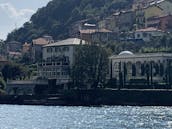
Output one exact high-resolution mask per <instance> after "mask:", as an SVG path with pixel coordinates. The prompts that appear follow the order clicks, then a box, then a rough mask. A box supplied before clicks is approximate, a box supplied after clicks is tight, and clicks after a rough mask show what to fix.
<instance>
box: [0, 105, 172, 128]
mask: <svg viewBox="0 0 172 129" xmlns="http://www.w3.org/2000/svg"><path fill="white" fill-rule="evenodd" d="M145 128H146V129H149V128H150V129H152V128H154V129H171V128H172V107H127V106H126V107H125V106H124V107H122V106H114V107H106V106H105V107H58V106H57V107H51V106H49V107H48V106H47V107H46V106H17V105H0V129H145Z"/></svg>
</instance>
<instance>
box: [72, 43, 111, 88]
mask: <svg viewBox="0 0 172 129" xmlns="http://www.w3.org/2000/svg"><path fill="white" fill-rule="evenodd" d="M108 55H109V54H108V51H107V49H105V48H104V47H101V46H97V45H80V46H78V47H77V48H76V53H75V63H74V66H73V68H72V72H71V77H72V80H73V84H74V86H77V88H86V86H89V87H92V88H93V87H94V88H96V86H97V85H98V83H105V80H106V79H105V78H106V74H107V70H108ZM87 88H88V87H87Z"/></svg>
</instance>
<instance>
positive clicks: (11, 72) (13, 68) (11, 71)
mask: <svg viewBox="0 0 172 129" xmlns="http://www.w3.org/2000/svg"><path fill="white" fill-rule="evenodd" d="M1 71H2V76H3V78H4V80H5V81H7V80H8V79H12V80H15V79H24V78H25V77H26V76H27V75H28V70H27V69H26V68H24V67H23V66H21V65H18V64H14V63H9V64H6V65H5V66H4V67H3V68H2V70H1Z"/></svg>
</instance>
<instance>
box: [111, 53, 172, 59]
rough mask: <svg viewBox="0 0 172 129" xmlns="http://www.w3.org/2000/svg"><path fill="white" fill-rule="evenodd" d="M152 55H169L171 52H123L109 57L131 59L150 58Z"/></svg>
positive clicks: (171, 54) (170, 55)
mask: <svg viewBox="0 0 172 129" xmlns="http://www.w3.org/2000/svg"><path fill="white" fill-rule="evenodd" d="M152 57H170V58H172V53H141V54H124V55H113V56H111V57H110V58H111V59H113V58H115V59H131V58H152Z"/></svg>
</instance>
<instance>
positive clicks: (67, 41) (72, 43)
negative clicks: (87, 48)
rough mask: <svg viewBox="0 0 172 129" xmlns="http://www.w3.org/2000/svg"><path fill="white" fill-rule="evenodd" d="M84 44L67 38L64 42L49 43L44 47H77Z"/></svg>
mask: <svg viewBox="0 0 172 129" xmlns="http://www.w3.org/2000/svg"><path fill="white" fill-rule="evenodd" d="M85 43H86V42H85V41H84V40H81V39H78V38H69V39H66V40H62V41H58V42H55V43H51V44H48V45H45V46H44V47H52V46H67V45H79V44H85Z"/></svg>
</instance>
